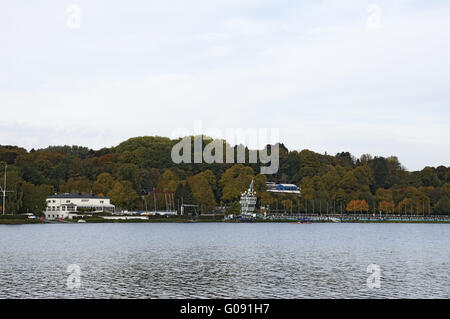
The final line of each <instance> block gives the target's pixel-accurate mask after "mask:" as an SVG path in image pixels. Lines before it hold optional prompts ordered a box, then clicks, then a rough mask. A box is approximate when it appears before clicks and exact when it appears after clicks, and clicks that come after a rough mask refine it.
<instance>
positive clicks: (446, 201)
mask: <svg viewBox="0 0 450 319" xmlns="http://www.w3.org/2000/svg"><path fill="white" fill-rule="evenodd" d="M434 212H436V213H437V214H450V198H449V196H448V195H445V196H443V197H442V198H441V199H440V200H439V202H438V203H437V205H436V206H435V207H434Z"/></svg>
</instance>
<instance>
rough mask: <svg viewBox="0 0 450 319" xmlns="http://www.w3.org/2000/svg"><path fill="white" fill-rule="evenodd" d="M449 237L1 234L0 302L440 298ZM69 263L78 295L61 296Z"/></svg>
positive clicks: (111, 230)
mask: <svg viewBox="0 0 450 319" xmlns="http://www.w3.org/2000/svg"><path fill="white" fill-rule="evenodd" d="M449 235H450V225H434V224H420V225H417V224H311V225H293V224H74V225H73V224H69V225H67V224H65V225H22V226H0V239H1V240H0V269H1V271H0V298H13V297H20V298H61V297H62V298H80V297H81V298H90V297H95V298H355V297H356V298H448V297H450V284H449V280H450V276H449V273H450V258H449V257H450V236H449ZM70 264H77V265H79V266H80V267H81V271H82V273H81V287H80V288H79V289H73V290H70V289H68V288H67V287H66V280H67V277H68V276H69V274H68V273H67V272H66V270H67V266H68V265H70ZM369 264H378V265H380V267H381V268H382V273H381V287H380V288H379V289H369V288H368V287H367V285H366V280H367V277H368V276H369V274H368V273H367V272H366V269H367V266H368V265H369Z"/></svg>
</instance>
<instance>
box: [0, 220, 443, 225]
mask: <svg viewBox="0 0 450 319" xmlns="http://www.w3.org/2000/svg"><path fill="white" fill-rule="evenodd" d="M126 223H134V224H148V223H159V224H163V223H180V224H193V223H195V224H196V223H227V224H266V223H280V224H287V223H290V224H302V223H298V222H297V221H295V220H290V219H286V220H257V221H250V222H241V221H228V220H218V219H216V220H190V219H172V220H170V219H149V220H142V219H128V220H120V219H118V220H107V219H104V220H103V219H95V220H90V221H89V220H86V222H85V223H78V222H75V221H41V220H14V219H10V220H0V225H47V224H52V225H55V224H57V225H64V224H126ZM319 223H332V224H341V223H342V224H450V220H449V221H443V220H409V221H408V220H341V221H339V222H333V221H327V220H317V221H311V222H310V223H304V224H319Z"/></svg>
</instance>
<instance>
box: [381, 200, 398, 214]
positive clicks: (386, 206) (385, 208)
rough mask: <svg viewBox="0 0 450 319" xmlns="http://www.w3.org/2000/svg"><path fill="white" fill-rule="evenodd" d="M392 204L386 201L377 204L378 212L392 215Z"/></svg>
mask: <svg viewBox="0 0 450 319" xmlns="http://www.w3.org/2000/svg"><path fill="white" fill-rule="evenodd" d="M394 208H395V206H394V203H393V202H388V201H384V200H383V201H381V202H380V203H379V204H378V210H380V211H382V212H385V213H393V212H394Z"/></svg>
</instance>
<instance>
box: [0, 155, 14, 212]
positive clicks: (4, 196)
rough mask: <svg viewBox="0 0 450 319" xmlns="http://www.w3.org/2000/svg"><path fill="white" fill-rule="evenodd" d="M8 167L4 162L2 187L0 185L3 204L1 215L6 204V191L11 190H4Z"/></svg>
mask: <svg viewBox="0 0 450 319" xmlns="http://www.w3.org/2000/svg"><path fill="white" fill-rule="evenodd" d="M7 168H8V165H7V164H5V175H4V176H3V188H2V187H1V186H0V190H1V191H2V193H3V206H2V210H3V215H5V206H6V193H7V192H11V191H7V190H6V169H7Z"/></svg>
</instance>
